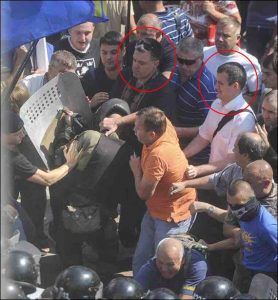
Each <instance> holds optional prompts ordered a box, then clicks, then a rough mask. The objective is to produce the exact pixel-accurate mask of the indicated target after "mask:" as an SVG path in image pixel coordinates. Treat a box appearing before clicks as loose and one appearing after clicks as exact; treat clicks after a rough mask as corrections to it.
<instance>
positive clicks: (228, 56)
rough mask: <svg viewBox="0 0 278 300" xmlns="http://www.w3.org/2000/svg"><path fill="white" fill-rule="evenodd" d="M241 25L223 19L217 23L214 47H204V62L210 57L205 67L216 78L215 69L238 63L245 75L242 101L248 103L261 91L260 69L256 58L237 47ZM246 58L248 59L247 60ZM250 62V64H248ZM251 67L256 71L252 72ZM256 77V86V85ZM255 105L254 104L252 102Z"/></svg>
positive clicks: (231, 19)
mask: <svg viewBox="0 0 278 300" xmlns="http://www.w3.org/2000/svg"><path fill="white" fill-rule="evenodd" d="M240 29H241V25H240V23H239V22H238V21H237V20H236V19H235V18H229V17H227V18H223V19H221V20H220V21H218V23H217V27H216V35H215V46H211V47H205V49H204V60H205V61H206V60H207V59H208V58H209V57H210V56H212V55H213V56H212V57H210V59H209V60H208V62H207V64H206V66H207V68H208V69H209V70H210V71H211V72H212V74H213V75H215V76H216V74H217V69H218V67H219V66H221V65H222V64H224V63H228V62H238V63H239V64H241V65H242V66H243V67H244V69H245V71H246V74H247V81H246V86H245V87H244V89H243V91H242V93H243V96H244V99H245V100H246V101H247V102H249V101H250V100H251V99H252V98H253V96H254V94H255V92H256V91H257V90H260V89H261V67H260V64H259V62H258V60H257V58H256V57H254V56H253V55H251V54H249V53H247V52H245V51H244V50H243V49H241V48H240V47H239V46H238V43H239V41H240ZM247 58H248V59H247ZM250 61H251V62H252V64H251V63H250ZM253 65H254V67H255V69H256V70H254V68H253ZM257 76H258V86H257V85H256V81H257ZM254 105H256V102H254Z"/></svg>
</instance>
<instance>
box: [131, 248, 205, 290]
mask: <svg viewBox="0 0 278 300" xmlns="http://www.w3.org/2000/svg"><path fill="white" fill-rule="evenodd" d="M191 251H192V253H191V262H190V265H189V266H188V268H187V267H186V266H183V267H182V268H181V270H180V271H179V272H178V274H177V275H175V276H174V277H173V278H171V279H164V278H163V277H162V276H161V274H160V272H159V270H158V268H157V266H156V258H152V259H150V260H149V261H148V262H147V263H146V264H145V265H143V266H142V267H141V269H140V270H139V272H138V273H137V275H136V276H135V280H136V281H138V282H139V283H140V284H141V285H142V287H143V289H144V290H145V291H148V290H153V289H157V288H162V287H163V288H168V289H170V290H172V291H173V292H175V293H176V294H178V295H180V294H183V295H192V294H193V292H194V289H195V286H196V285H197V284H198V283H199V282H201V281H202V280H204V279H205V277H206V274H207V270H208V267H207V262H206V260H205V258H204V256H203V255H202V254H201V253H200V252H198V251H196V250H194V249H192V250H191Z"/></svg>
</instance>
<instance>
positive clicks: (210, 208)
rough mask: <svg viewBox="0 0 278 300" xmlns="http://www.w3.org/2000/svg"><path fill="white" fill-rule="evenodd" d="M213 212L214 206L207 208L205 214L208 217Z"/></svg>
mask: <svg viewBox="0 0 278 300" xmlns="http://www.w3.org/2000/svg"><path fill="white" fill-rule="evenodd" d="M213 212H214V206H213V205H210V206H209V207H208V208H207V213H208V214H209V215H210V214H212V213H213Z"/></svg>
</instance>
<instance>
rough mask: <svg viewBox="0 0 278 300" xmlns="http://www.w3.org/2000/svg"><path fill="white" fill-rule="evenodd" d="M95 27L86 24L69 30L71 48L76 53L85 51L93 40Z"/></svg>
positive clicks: (89, 23)
mask: <svg viewBox="0 0 278 300" xmlns="http://www.w3.org/2000/svg"><path fill="white" fill-rule="evenodd" d="M94 29H95V25H94V23H91V22H86V23H82V24H79V25H77V26H74V27H72V28H70V29H69V34H70V41H71V44H72V46H73V47H74V48H75V49H76V50H78V51H81V52H82V51H85V52H86V51H87V50H88V48H89V47H90V43H91V41H92V38H93V33H94Z"/></svg>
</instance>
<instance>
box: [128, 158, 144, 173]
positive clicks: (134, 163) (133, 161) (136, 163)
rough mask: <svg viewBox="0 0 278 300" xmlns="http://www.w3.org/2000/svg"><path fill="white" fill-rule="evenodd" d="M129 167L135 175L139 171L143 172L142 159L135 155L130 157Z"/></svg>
mask: <svg viewBox="0 0 278 300" xmlns="http://www.w3.org/2000/svg"><path fill="white" fill-rule="evenodd" d="M129 166H130V169H131V171H132V173H133V174H134V173H136V172H138V171H140V172H141V159H140V157H139V156H136V154H135V153H134V154H132V155H131V156H130V159H129Z"/></svg>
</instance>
